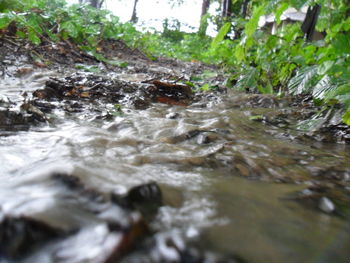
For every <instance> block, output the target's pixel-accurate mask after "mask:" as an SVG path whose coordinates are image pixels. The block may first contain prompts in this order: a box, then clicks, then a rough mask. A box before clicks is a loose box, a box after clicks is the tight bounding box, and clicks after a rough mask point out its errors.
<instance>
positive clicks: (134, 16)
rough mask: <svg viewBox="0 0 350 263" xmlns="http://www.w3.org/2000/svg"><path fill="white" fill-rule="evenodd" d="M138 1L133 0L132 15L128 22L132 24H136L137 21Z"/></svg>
mask: <svg viewBox="0 0 350 263" xmlns="http://www.w3.org/2000/svg"><path fill="white" fill-rule="evenodd" d="M138 1H139V0H134V8H133V10H132V15H131V19H130V22H133V23H137V20H138V17H137V13H136V7H137V3H138Z"/></svg>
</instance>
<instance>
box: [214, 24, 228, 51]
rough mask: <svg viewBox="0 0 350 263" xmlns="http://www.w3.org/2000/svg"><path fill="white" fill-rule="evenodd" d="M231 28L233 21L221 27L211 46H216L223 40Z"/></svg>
mask: <svg viewBox="0 0 350 263" xmlns="http://www.w3.org/2000/svg"><path fill="white" fill-rule="evenodd" d="M230 29H231V22H227V23H225V24H224V25H223V26H222V27H221V28H220V31H219V33H218V34H217V35H216V37H215V38H214V39H213V42H212V43H211V48H214V49H215V48H216V47H217V46H218V45H219V44H220V42H221V41H223V40H224V38H225V36H226V35H227V33H228V32H229V31H230Z"/></svg>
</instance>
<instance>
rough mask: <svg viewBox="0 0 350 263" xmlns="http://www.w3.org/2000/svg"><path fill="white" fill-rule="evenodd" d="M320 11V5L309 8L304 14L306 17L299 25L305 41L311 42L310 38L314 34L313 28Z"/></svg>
mask: <svg viewBox="0 0 350 263" xmlns="http://www.w3.org/2000/svg"><path fill="white" fill-rule="evenodd" d="M320 11H321V6H320V5H318V4H317V5H315V6H309V7H308V9H307V12H306V16H305V19H304V22H303V24H302V25H301V30H302V31H303V32H304V34H305V35H306V40H307V41H309V42H311V41H312V37H313V35H314V33H315V27H316V23H317V19H318V16H319V14H320Z"/></svg>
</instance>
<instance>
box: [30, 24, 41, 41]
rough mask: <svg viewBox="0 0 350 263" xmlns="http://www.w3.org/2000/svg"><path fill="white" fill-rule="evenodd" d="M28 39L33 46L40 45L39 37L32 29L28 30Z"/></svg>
mask: <svg viewBox="0 0 350 263" xmlns="http://www.w3.org/2000/svg"><path fill="white" fill-rule="evenodd" d="M28 38H29V40H30V41H31V42H32V43H33V44H35V45H39V44H40V43H41V40H40V37H39V36H38V34H37V33H36V32H35V31H34V30H33V29H32V28H28Z"/></svg>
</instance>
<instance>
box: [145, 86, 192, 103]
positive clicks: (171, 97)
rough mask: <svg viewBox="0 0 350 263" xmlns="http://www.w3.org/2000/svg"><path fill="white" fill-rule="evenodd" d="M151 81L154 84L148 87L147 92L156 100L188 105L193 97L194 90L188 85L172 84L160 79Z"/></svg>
mask: <svg viewBox="0 0 350 263" xmlns="http://www.w3.org/2000/svg"><path fill="white" fill-rule="evenodd" d="M151 83H152V84H153V86H150V87H149V88H148V89H147V93H148V95H149V96H150V98H151V99H152V100H154V101H156V102H160V103H166V104H170V105H179V106H187V105H189V103H191V101H192V99H193V91H192V89H191V88H190V87H189V86H187V85H182V84H172V83H168V82H163V81H159V80H153V81H152V82H151Z"/></svg>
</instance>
